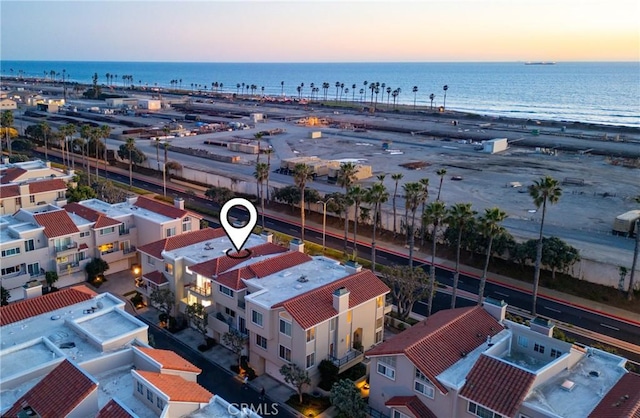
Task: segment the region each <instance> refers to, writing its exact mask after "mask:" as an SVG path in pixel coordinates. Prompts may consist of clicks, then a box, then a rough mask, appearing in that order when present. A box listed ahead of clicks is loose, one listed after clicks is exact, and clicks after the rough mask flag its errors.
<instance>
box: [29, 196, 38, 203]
mask: <svg viewBox="0 0 640 418" xmlns="http://www.w3.org/2000/svg"><path fill="white" fill-rule="evenodd" d="M29 203H36V195H34V194H32V195H29Z"/></svg>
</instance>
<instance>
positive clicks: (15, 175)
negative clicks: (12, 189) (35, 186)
mask: <svg viewBox="0 0 640 418" xmlns="http://www.w3.org/2000/svg"><path fill="white" fill-rule="evenodd" d="M26 172H27V170H25V169H24V168H20V167H11V168H7V169H6V170H4V172H3V173H2V175H1V176H0V183H1V184H7V183H12V182H14V181H16V180H18V179H19V178H20V176H22V175H23V174H24V173H26Z"/></svg>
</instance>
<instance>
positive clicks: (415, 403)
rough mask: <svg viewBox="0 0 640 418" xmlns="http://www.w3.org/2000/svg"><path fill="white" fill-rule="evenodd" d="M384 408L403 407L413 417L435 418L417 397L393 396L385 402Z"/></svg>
mask: <svg viewBox="0 0 640 418" xmlns="http://www.w3.org/2000/svg"><path fill="white" fill-rule="evenodd" d="M385 406H404V407H406V408H407V409H408V410H409V411H411V413H412V414H413V415H414V416H415V417H419V418H437V416H436V414H434V413H433V412H432V411H431V410H430V409H429V408H428V407H427V405H425V404H423V403H422V401H420V399H419V398H418V397H417V396H415V395H414V396H394V397H393V398H391V399H389V400H388V401H387V402H385Z"/></svg>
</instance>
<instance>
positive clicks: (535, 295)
mask: <svg viewBox="0 0 640 418" xmlns="http://www.w3.org/2000/svg"><path fill="white" fill-rule="evenodd" d="M546 212H547V199H545V200H544V201H543V202H542V219H541V221H540V236H539V237H538V245H537V246H536V263H535V265H534V273H533V305H532V307H531V314H532V315H533V316H536V302H537V301H538V285H539V284H540V264H541V263H542V230H543V228H544V216H545V214H546Z"/></svg>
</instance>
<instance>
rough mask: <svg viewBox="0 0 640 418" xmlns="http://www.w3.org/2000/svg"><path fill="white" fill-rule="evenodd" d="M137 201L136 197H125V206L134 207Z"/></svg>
mask: <svg viewBox="0 0 640 418" xmlns="http://www.w3.org/2000/svg"><path fill="white" fill-rule="evenodd" d="M137 201H138V196H136V195H134V196H128V197H127V204H129V205H135V204H136V202H137Z"/></svg>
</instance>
